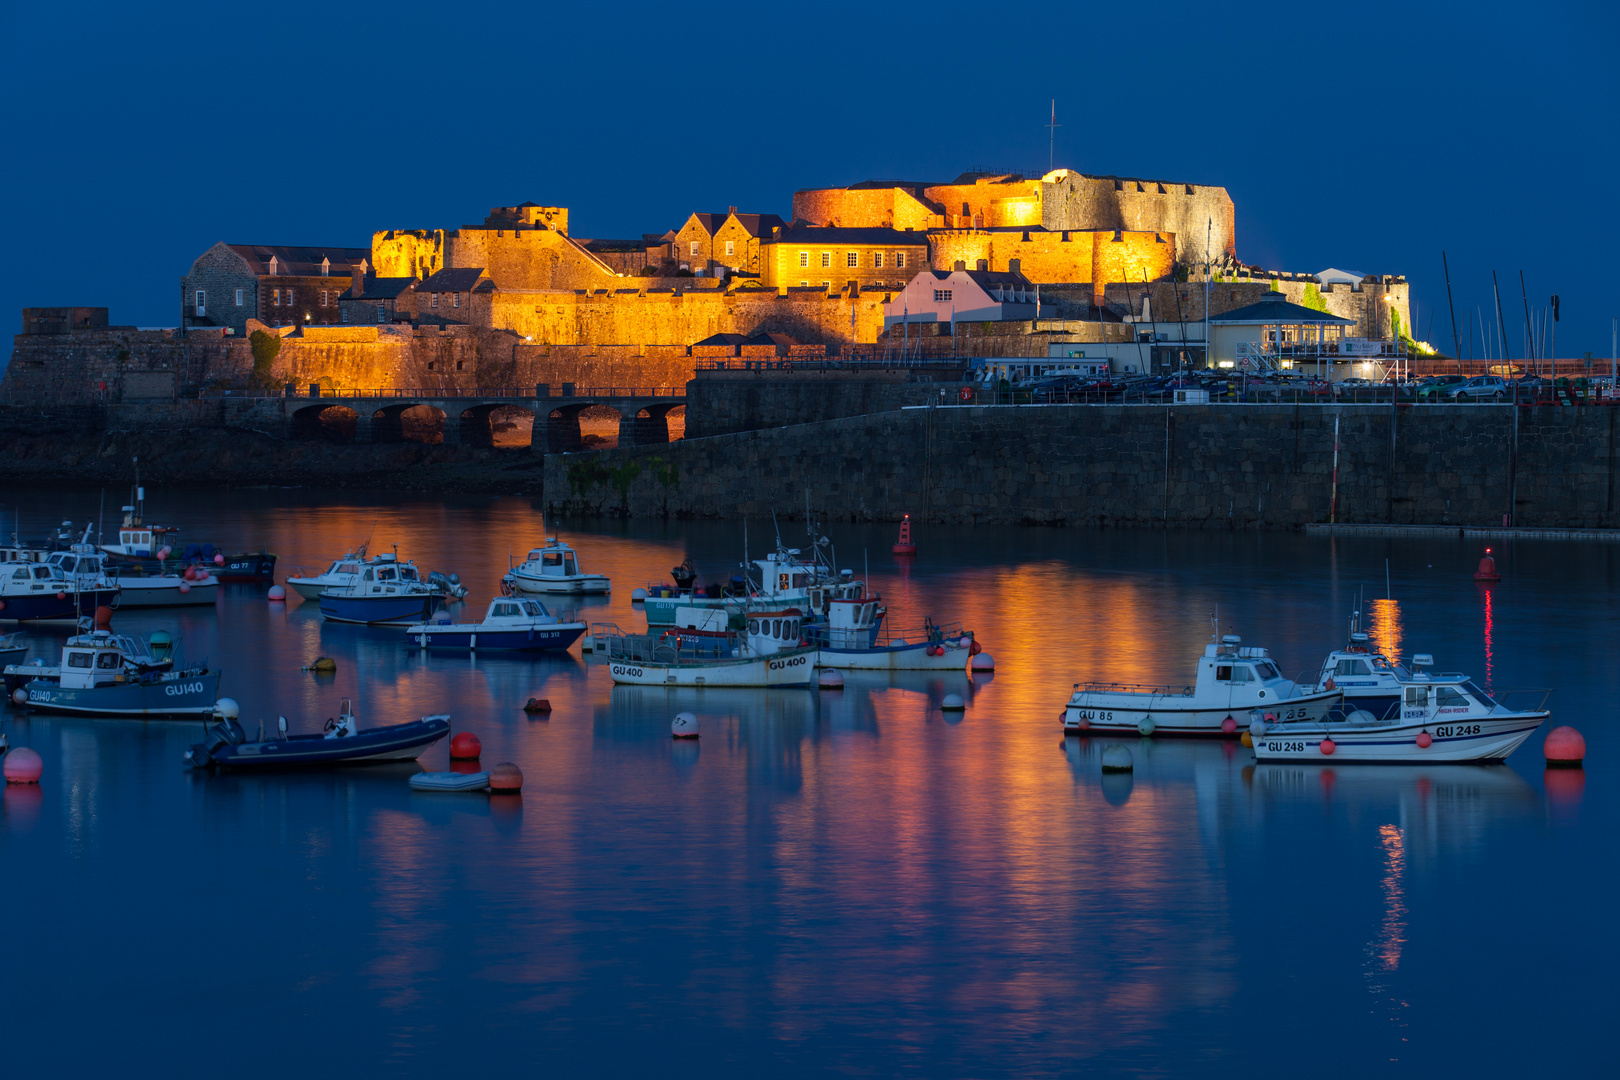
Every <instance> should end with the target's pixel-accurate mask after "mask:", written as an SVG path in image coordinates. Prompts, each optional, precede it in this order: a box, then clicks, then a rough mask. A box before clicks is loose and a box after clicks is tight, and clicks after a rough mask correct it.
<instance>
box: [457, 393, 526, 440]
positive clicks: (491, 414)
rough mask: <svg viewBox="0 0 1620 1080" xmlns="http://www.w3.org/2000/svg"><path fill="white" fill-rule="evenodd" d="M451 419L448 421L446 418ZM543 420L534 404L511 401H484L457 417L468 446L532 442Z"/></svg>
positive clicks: (462, 436)
mask: <svg viewBox="0 0 1620 1080" xmlns="http://www.w3.org/2000/svg"><path fill="white" fill-rule="evenodd" d="M446 423H448V421H446ZM540 424H541V421H540V419H539V417H537V416H536V415H535V411H534V410H533V409H532V408H528V407H526V406H523V405H514V404H512V403H511V402H509V401H493V402H484V403H482V404H478V405H473V406H471V407H469V408H466V409H463V410H462V411H461V414H460V416H459V417H458V419H457V425H458V427H459V429H460V434H461V441H462V443H464V444H465V445H467V446H485V447H495V446H529V445H531V444H532V443H533V441H534V439H535V432H536V431H539V430H541V428H540Z"/></svg>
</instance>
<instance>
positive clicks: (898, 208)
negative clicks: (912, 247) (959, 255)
mask: <svg viewBox="0 0 1620 1080" xmlns="http://www.w3.org/2000/svg"><path fill="white" fill-rule="evenodd" d="M921 190H922V188H921V187H920V186H916V187H853V188H809V189H806V190H804V191H795V192H794V193H793V220H794V221H807V222H809V223H810V224H812V225H831V226H836V227H841V228H848V229H874V228H881V229H918V230H921V229H934V228H938V227H939V226H941V225H943V224H944V223H945V222H944V220H943V218H942V217H941V214H940V211H939V208H938V207H934V206H930V205H929V204H928V203H927V202H925V201H924V200H923V199H922V198H921V197H919V196H920V192H921Z"/></svg>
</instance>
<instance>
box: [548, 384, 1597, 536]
mask: <svg viewBox="0 0 1620 1080" xmlns="http://www.w3.org/2000/svg"><path fill="white" fill-rule="evenodd" d="M1515 412H1517V414H1518V415H1517V417H1515ZM1335 417H1337V418H1338V419H1339V420H1340V422H1341V428H1340V433H1339V441H1340V455H1339V489H1338V513H1337V517H1338V520H1339V521H1341V522H1348V523H1369V524H1382V523H1393V524H1437V525H1499V524H1501V522H1502V515H1503V514H1504V513H1507V512H1508V511H1509V508H1510V507H1512V508H1513V510H1514V511H1515V516H1514V518H1513V523H1514V524H1516V525H1521V526H1548V527H1565V528H1612V527H1615V526H1617V525H1620V520H1617V515H1616V507H1615V487H1616V475H1615V472H1616V470H1615V465H1616V461H1615V456H1616V446H1615V437H1616V424H1617V417H1620V410H1615V409H1600V408H1576V409H1569V408H1565V409H1558V408H1522V409H1518V410H1515V409H1514V407H1512V406H1506V405H1504V406H1489V405H1482V406H1417V407H1405V408H1401V409H1400V410H1398V411H1392V410H1391V409H1390V408H1389V407H1388V406H1382V407H1380V406H1345V407H1340V408H1333V407H1322V406H1309V405H1302V406H1293V405H1242V406H1231V405H1226V406H1169V407H1167V406H1148V405H1144V406H1120V405H1108V406H1035V407H1015V406H1003V407H947V408H931V409H929V408H925V409H905V410H901V411H898V412H889V413H878V414H873V415H866V416H852V417H847V418H843V419H837V420H828V421H825V422H821V423H815V424H802V425H798V426H794V427H784V428H774V429H770V430H761V431H748V432H742V433H738V434H730V435H719V436H715V437H711V438H690V439H686V440H684V441H682V442H679V443H673V444H670V445H668V446H658V447H651V448H621V449H615V450H604V451H597V452H594V453H583V454H569V455H552V456H549V457H548V458H547V459H546V472H545V481H544V484H545V493H546V494H545V498H546V503H547V507H548V511H560V512H562V513H564V514H568V515H617V514H622V515H627V516H638V517H658V516H675V517H681V518H715V519H732V520H734V519H736V518H738V517H740V516H743V515H755V516H762V515H765V514H769V513H771V512H772V511H775V512H778V513H781V514H786V515H790V516H791V515H793V514H796V513H797V510H798V508H799V507H803V506H804V505H805V491H806V489H808V490H809V492H810V502H811V508H812V512H813V513H814V514H815V515H816V516H817V517H818V518H822V519H825V520H829V521H895V520H898V519H899V518H900V516H901V515H902V514H906V513H909V514H911V515H912V517H913V518H914V519H916V520H918V521H919V522H948V523H962V524H976V523H985V524H1042V525H1113V524H1119V525H1126V524H1129V525H1145V526H1160V525H1173V526H1177V527H1194V528H1222V529H1225V528H1257V527H1263V528H1295V527H1298V526H1301V525H1303V524H1306V523H1309V522H1321V521H1327V520H1328V517H1329V503H1330V499H1331V492H1332V478H1333V433H1334V432H1333V424H1334V419H1335ZM1392 426H1393V430H1392Z"/></svg>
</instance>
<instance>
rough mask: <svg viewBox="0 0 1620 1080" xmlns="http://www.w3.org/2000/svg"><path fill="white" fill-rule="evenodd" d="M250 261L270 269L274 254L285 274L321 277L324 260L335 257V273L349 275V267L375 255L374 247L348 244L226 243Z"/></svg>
mask: <svg viewBox="0 0 1620 1080" xmlns="http://www.w3.org/2000/svg"><path fill="white" fill-rule="evenodd" d="M225 246H226V247H228V248H230V249H231V250H232V251H234V252H236V253H237V254H238V255H240V256H241V257H242V259H243V260H244V261H245V262H246V263H247V264H248V267H249V268H250V270H251V272H252V273H254V274H257V275H261V276H262V275H265V274H268V273H270V258H271V256H274V257H275V259H276V273H277V274H278V275H279V276H281V277H320V276H321V260H322V259H323V258H324V259H330V260H331V267H332V268H331V274H332V276H334V277H336V276H340V275H341V276H347V275H348V273H349V267H351V266H354V265H357V264H358V263H359V262H360V261H361V260H362V259H370V258H371V249H370V248H345V247H272V246H267V245H264V244H226V245H225Z"/></svg>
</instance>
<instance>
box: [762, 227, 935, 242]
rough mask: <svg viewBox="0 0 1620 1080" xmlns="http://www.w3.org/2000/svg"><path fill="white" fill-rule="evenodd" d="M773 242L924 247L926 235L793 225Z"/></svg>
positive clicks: (884, 230) (895, 231) (926, 239)
mask: <svg viewBox="0 0 1620 1080" xmlns="http://www.w3.org/2000/svg"><path fill="white" fill-rule="evenodd" d="M771 243H773V244H806V245H814V244H873V245H882V246H887V245H893V246H895V247H926V246H927V245H928V236H927V234H925V233H920V232H905V231H902V230H900V229H881V228H879V229H841V228H838V227H836V226H832V225H795V226H793V227H792V228H788V229H783V230H782V232H781V233H780V234H779V235H777V236H776V237H774V238H773V239H772V240H771Z"/></svg>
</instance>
